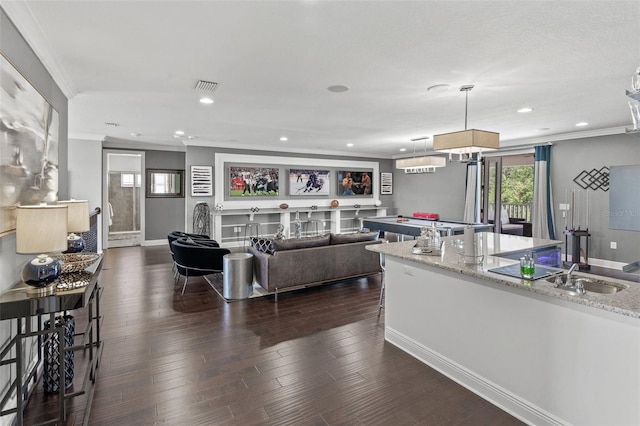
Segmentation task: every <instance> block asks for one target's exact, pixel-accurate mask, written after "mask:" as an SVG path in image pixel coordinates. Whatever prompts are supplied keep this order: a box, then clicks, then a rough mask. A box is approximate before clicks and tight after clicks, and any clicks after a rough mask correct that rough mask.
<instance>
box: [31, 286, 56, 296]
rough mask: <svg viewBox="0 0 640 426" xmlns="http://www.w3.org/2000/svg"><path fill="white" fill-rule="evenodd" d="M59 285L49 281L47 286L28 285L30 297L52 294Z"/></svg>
mask: <svg viewBox="0 0 640 426" xmlns="http://www.w3.org/2000/svg"><path fill="white" fill-rule="evenodd" d="M56 288H57V285H56V283H49V284H47V285H46V286H45V287H32V286H28V287H27V296H28V297H44V296H49V295H51V294H55V292H56Z"/></svg>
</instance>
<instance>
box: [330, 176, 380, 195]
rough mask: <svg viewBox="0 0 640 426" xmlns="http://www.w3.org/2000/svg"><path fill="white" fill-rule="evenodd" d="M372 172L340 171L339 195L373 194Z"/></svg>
mask: <svg viewBox="0 0 640 426" xmlns="http://www.w3.org/2000/svg"><path fill="white" fill-rule="evenodd" d="M372 174H373V173H371V172H352V171H348V170H344V171H339V172H338V195H342V196H350V195H372V192H371V191H372V188H373V178H372V177H371V175H372Z"/></svg>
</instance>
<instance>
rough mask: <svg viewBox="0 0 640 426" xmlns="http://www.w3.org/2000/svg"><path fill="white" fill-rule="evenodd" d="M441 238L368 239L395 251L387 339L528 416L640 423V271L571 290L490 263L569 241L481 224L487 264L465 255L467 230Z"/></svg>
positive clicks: (388, 278)
mask: <svg viewBox="0 0 640 426" xmlns="http://www.w3.org/2000/svg"><path fill="white" fill-rule="evenodd" d="M443 241H444V246H443V247H444V250H443V253H442V254H441V255H440V256H430V255H419V254H412V251H411V248H412V246H413V245H414V244H415V241H406V242H399V243H389V244H378V245H375V246H369V247H368V249H369V250H372V251H376V252H379V253H382V254H384V256H385V264H386V273H385V285H386V290H385V291H386V295H385V339H386V340H387V341H389V342H390V343H392V344H394V345H396V346H398V347H399V348H401V349H403V350H405V351H406V352H408V353H410V354H411V355H413V356H415V357H416V358H418V359H419V360H421V361H423V362H425V363H426V364H428V365H430V366H432V367H434V368H435V369H437V370H439V371H441V372H442V373H444V374H445V375H447V376H449V377H450V378H452V379H453V380H455V381H457V382H459V383H460V384H462V385H464V386H466V387H467V388H469V389H470V390H472V391H473V392H475V393H477V394H478V395H480V396H482V397H483V398H485V399H487V400H488V401H490V402H492V403H493V404H495V405H497V406H499V407H501V408H503V409H505V410H506V411H508V412H509V413H511V414H513V415H514V416H516V417H518V418H520V419H521V420H523V421H525V422H527V423H529V424H536V425H538V424H540V425H545V424H547V425H559V424H576V425H638V424H640V362H639V360H640V285H639V284H638V283H635V282H629V281H620V280H615V279H610V278H603V279H604V280H606V281H609V282H612V283H615V284H616V285H618V286H620V287H622V288H624V290H622V291H620V292H618V293H615V294H596V293H591V292H587V294H584V295H573V294H571V293H570V292H568V291H566V290H564V289H560V288H555V287H554V285H553V283H552V282H548V281H547V280H546V279H539V280H535V281H529V280H523V279H521V278H515V277H509V276H506V275H501V274H496V273H493V272H489V269H494V268H498V267H502V266H507V265H512V264H514V263H516V261H515V260H511V259H508V258H505V257H502V256H503V255H504V254H508V253H516V252H521V251H524V250H534V249H538V248H544V247H553V246H557V245H561V244H562V242H561V241H553V240H541V239H535V238H527V237H518V236H512V235H502V234H494V233H489V232H484V233H478V234H476V248H477V253H478V255H481V256H483V259H482V262H481V263H480V264H477V265H476V264H472V265H466V264H464V263H463V262H461V261H464V260H468V259H466V258H464V257H461V256H460V255H459V252H461V251H463V247H462V245H461V243H462V242H461V241H460V239H459V237H456V236H454V237H446V238H443ZM478 260H480V258H478ZM580 275H585V274H583V273H580Z"/></svg>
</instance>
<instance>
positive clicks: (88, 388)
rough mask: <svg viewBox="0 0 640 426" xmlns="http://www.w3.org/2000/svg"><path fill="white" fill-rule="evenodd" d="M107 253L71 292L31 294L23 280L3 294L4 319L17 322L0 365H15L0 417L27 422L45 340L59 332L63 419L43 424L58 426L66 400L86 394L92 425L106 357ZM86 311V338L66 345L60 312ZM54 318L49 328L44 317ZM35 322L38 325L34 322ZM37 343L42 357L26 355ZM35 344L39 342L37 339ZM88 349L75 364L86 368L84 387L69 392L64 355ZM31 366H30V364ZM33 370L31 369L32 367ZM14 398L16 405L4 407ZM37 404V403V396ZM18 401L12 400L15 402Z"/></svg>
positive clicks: (0, 301)
mask: <svg viewBox="0 0 640 426" xmlns="http://www.w3.org/2000/svg"><path fill="white" fill-rule="evenodd" d="M103 257H104V256H103V255H101V256H100V257H99V258H98V260H96V261H95V262H94V263H93V264H92V265H91V266H89V267H88V268H86V269H85V271H84V272H87V273H89V275H90V278H89V283H88V284H87V285H86V286H84V287H80V288H76V289H72V290H64V291H60V290H57V291H55V292H54V293H53V294H49V295H45V296H36V295H34V294H29V293H27V289H28V286H27V285H26V284H24V283H23V282H21V281H20V282H18V283H16V284H15V285H14V286H13V287H11V288H10V289H9V290H7V291H5V292H4V293H2V294H0V320H2V321H5V320H6V321H15V323H16V328H15V330H16V331H15V335H13V336H10V338H9V339H7V342H8V344H7V345H6V346H5V347H4V348H1V352H0V366H10V367H9V368H11V369H12V370H11V371H12V373H13V374H14V377H13V378H11V379H10V380H11V383H10V385H9V387H8V389H7V390H6V392H5V394H4V395H0V417H2V416H8V415H11V414H15V416H16V422H17V424H18V425H19V426H22V425H23V424H24V408H25V406H26V404H27V403H28V401H29V393H30V388H29V383H30V382H31V380H33V382H34V385H35V384H36V383H37V382H38V380H37V374H38V370H39V367H40V365H41V363H42V362H43V360H42V356H43V354H42V352H43V351H42V347H43V343H44V340H45V339H46V338H48V337H52V336H54V335H57V339H58V342H59V343H60V346H59V347H60V348H61V350H60V351H59V356H60V359H59V361H60V363H59V386H58V388H59V392H58V400H59V409H58V417H57V418H54V419H50V420H47V421H45V422H44V423H41V424H56V423H60V422H63V421H64V420H65V419H66V416H67V413H66V404H67V402H68V400H69V399H71V398H74V397H76V396H80V395H85V394H86V395H87V401H88V402H87V404H88V405H87V408H86V410H85V419H84V424H87V422H88V419H89V413H90V411H91V402H92V399H93V390H94V389H93V388H94V385H95V380H96V375H97V369H98V366H99V364H100V358H101V356H102V349H103V345H102V340H101V338H100V319H101V318H100V297H101V294H102V287H100V285H99V283H98V277H99V275H100V271H101V269H102V260H103ZM74 309H86V310H87V326H86V328H85V329H84V330H83V331H82V332H81V333H76V334H75V336H76V337H80V338H81V339H80V340H81V342H79V343H75V344H74V346H72V347H64V341H65V340H64V326H63V325H60V326H56V321H55V318H56V316H57V314H59V313H60V312H64V311H68V310H74ZM46 320H49V323H50V324H51V327H50V328H48V329H44V327H43V324H44V321H46ZM34 323H35V324H34ZM34 340H36V341H37V355H36V354H34V355H33V356H34V357H36V356H37V359H23V358H24V352H26V351H25V348H26V347H27V346H26V345H27V344H28V343H29V341H32V342H33V341H34ZM34 345H35V342H34ZM79 350H81V351H83V355H84V356H82V357H76V361H75V365H76V368H77V367H84V368H85V370H84V372H85V375H84V379H83V380H82V383H81V386H77V382H76V386H74V388H75V389H72V390H65V373H64V355H65V354H66V353H68V352H70V351H79ZM32 361H35V362H33V363H32V365H31V366H30V367H29V365H30V363H31V362H32ZM27 369H28V371H27ZM12 398H15V401H16V402H15V407H13V408H5V406H6V405H9V404H8V402H9V401H10V400H11V399H12ZM34 402H36V401H35V400H34ZM11 405H13V404H11Z"/></svg>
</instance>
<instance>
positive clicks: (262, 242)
mask: <svg viewBox="0 0 640 426" xmlns="http://www.w3.org/2000/svg"><path fill="white" fill-rule="evenodd" d="M251 247H253V248H255V249H256V250H258V251H261V252H263V253H267V254H273V251H274V249H273V240H271V239H268V238H258V237H251Z"/></svg>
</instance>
